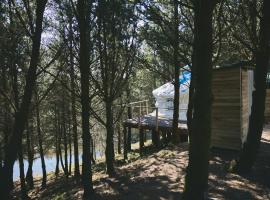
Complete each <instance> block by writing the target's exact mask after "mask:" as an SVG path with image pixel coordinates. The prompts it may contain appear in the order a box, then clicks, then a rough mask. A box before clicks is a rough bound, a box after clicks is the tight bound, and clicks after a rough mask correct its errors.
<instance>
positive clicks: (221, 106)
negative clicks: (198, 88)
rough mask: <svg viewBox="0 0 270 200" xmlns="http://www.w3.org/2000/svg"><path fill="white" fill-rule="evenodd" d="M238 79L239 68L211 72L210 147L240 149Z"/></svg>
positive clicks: (239, 88)
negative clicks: (212, 98)
mask: <svg viewBox="0 0 270 200" xmlns="http://www.w3.org/2000/svg"><path fill="white" fill-rule="evenodd" d="M240 77H241V76H240V68H229V69H217V70H214V71H213V95H214V100H213V107H212V138H211V146H212V147H219V148H226V149H237V150H238V149H240V147H241V117H240V114H241V112H240V109H241V98H240V95H241V92H240V90H241V85H240V79H241V78H240Z"/></svg>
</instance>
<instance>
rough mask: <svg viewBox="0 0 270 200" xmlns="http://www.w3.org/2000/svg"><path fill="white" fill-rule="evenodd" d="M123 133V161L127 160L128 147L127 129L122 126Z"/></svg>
mask: <svg viewBox="0 0 270 200" xmlns="http://www.w3.org/2000/svg"><path fill="white" fill-rule="evenodd" d="M123 129H124V132H123V135H124V160H127V159H128V156H127V152H128V145H127V127H126V126H124V128H123Z"/></svg>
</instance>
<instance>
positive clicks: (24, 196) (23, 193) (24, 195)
mask: <svg viewBox="0 0 270 200" xmlns="http://www.w3.org/2000/svg"><path fill="white" fill-rule="evenodd" d="M18 157H19V168H20V183H21V197H22V199H27V197H28V196H27V189H26V184H25V175H24V162H23V149H22V142H21V143H20V146H19V152H18Z"/></svg>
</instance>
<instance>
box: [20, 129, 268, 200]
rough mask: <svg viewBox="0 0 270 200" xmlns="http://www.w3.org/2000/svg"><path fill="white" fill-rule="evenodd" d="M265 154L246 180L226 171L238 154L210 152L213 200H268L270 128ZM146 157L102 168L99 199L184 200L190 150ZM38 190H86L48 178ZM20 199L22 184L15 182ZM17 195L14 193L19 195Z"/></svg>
mask: <svg viewBox="0 0 270 200" xmlns="http://www.w3.org/2000/svg"><path fill="white" fill-rule="evenodd" d="M261 142H262V143H261V149H260V152H259V155H258V159H257V162H256V164H255V166H254V169H253V170H252V171H251V172H250V173H248V174H245V175H241V176H239V175H237V174H233V173H229V172H228V170H227V169H228V166H229V163H230V161H231V160H233V159H234V158H236V157H237V153H236V152H234V151H225V150H220V149H218V150H212V151H211V159H210V167H209V173H210V174H209V199H212V200H214V199H216V200H222V199H228V200H270V125H267V126H266V127H265V130H264V133H263V137H262V141H261ZM145 152H147V153H145V155H144V156H143V157H142V158H139V157H138V153H137V152H136V151H134V152H133V153H131V154H130V160H129V163H123V162H121V161H118V162H117V164H116V165H117V166H116V171H117V175H116V176H115V177H114V178H109V177H108V176H107V175H105V171H104V168H105V166H104V163H99V164H97V165H96V166H95V169H94V175H93V181H94V189H95V192H96V197H95V198H94V199H97V200H98V199H100V200H122V199H123V200H148V199H149V200H165V199H166V200H174V199H175V200H176V199H181V193H182V191H183V186H184V177H185V168H186V166H187V162H188V145H187V143H182V144H181V145H180V147H175V146H168V147H166V148H164V149H161V150H155V149H153V147H151V146H149V147H147V149H146V151H145ZM36 185H37V187H36V188H35V189H34V190H31V191H30V192H29V195H30V196H31V198H32V199H46V200H47V199H48V200H52V199H57V200H60V199H82V194H83V190H82V186H81V185H79V184H77V183H76V181H75V180H74V179H73V178H68V179H67V178H65V177H64V176H58V177H55V176H54V175H49V177H48V185H47V188H46V189H44V190H41V189H40V188H39V187H38V185H40V180H39V179H37V180H36ZM16 188H17V192H16V193H17V194H18V189H19V186H18V183H17V187H16ZM16 193H15V194H16Z"/></svg>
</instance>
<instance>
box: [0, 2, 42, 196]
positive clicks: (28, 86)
mask: <svg viewBox="0 0 270 200" xmlns="http://www.w3.org/2000/svg"><path fill="white" fill-rule="evenodd" d="M46 3H47V0H40V1H37V7H36V24H35V33H34V35H33V37H32V41H33V44H32V53H31V60H30V66H29V69H28V72H27V75H26V82H25V90H24V94H23V97H22V103H21V105H20V109H19V110H18V112H17V113H16V115H15V123H14V128H13V131H12V135H11V137H10V140H9V142H8V146H7V152H6V155H5V164H4V167H3V169H2V171H1V173H0V180H1V182H0V196H1V197H2V198H4V199H5V198H6V199H8V198H9V195H10V191H11V190H12V188H11V187H10V185H9V184H8V183H9V180H10V179H9V178H10V177H11V176H12V171H13V165H14V162H15V160H16V157H17V153H18V150H19V149H18V147H19V145H20V141H21V139H22V134H23V131H24V126H25V123H26V121H27V117H28V112H29V107H30V103H31V99H32V93H33V89H34V86H35V83H36V76H37V73H36V72H37V64H38V61H39V49H40V41H41V33H42V22H43V14H44V10H45V6H46Z"/></svg>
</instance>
